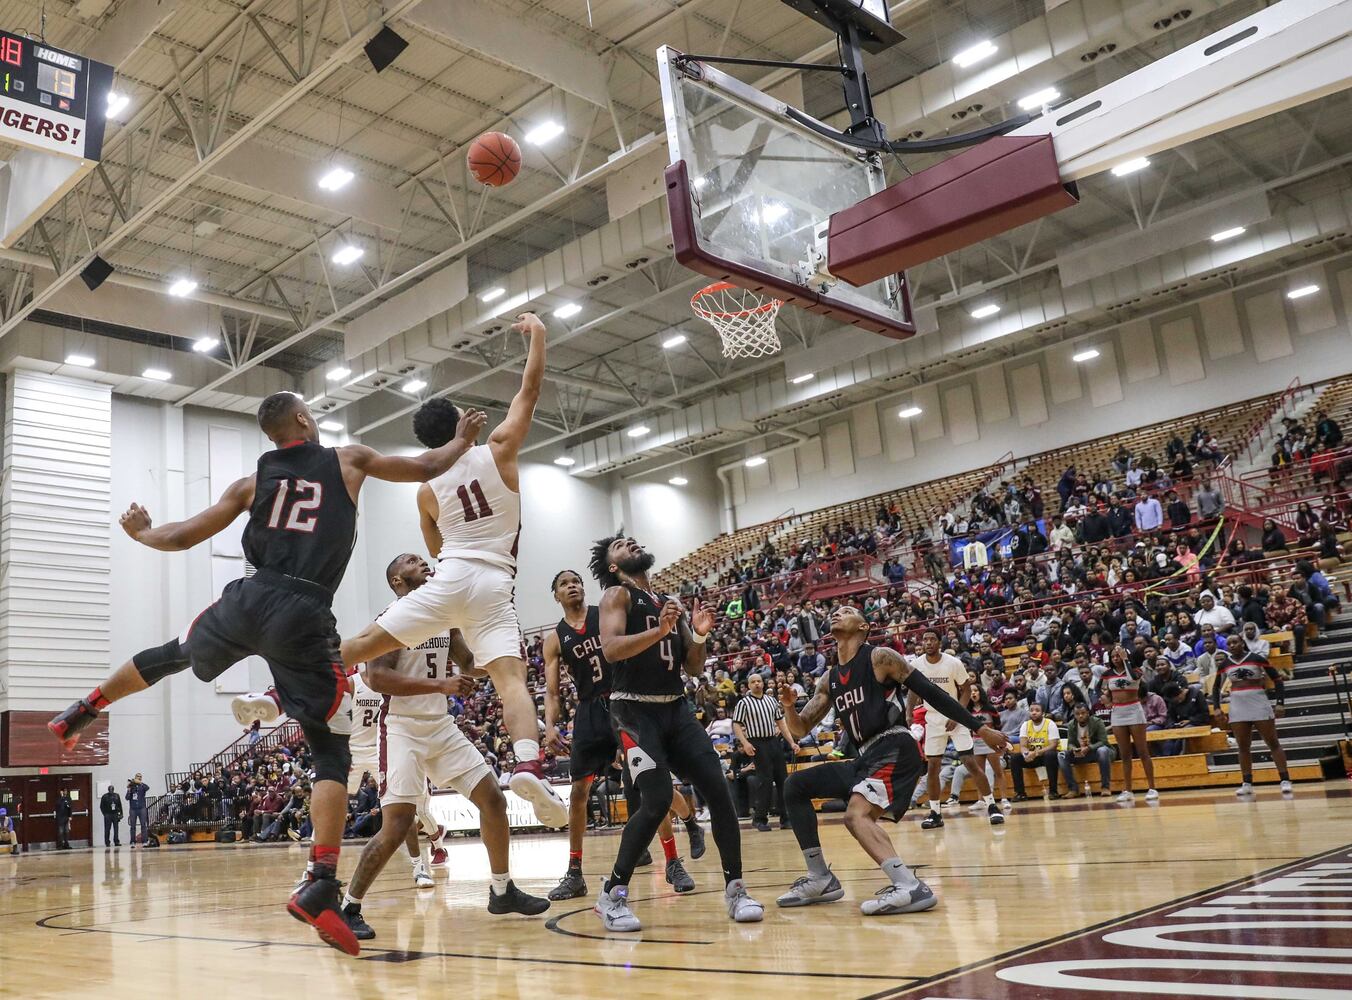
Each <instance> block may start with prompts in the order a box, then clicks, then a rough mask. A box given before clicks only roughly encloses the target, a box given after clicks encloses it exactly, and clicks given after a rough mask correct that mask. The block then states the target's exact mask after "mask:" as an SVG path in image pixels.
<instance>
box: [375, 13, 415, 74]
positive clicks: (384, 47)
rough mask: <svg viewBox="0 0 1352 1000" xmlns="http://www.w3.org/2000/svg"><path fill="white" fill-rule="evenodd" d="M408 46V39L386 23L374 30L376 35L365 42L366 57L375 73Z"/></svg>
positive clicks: (392, 60) (396, 57)
mask: <svg viewBox="0 0 1352 1000" xmlns="http://www.w3.org/2000/svg"><path fill="white" fill-rule="evenodd" d="M406 48H408V41H407V40H406V39H404V38H402V37H400V35H399V34H398V32H396V31H395V30H394V29H393V28H391V27H390V26H389V25H388V24H386V25H384V26H382V27H381V29H380V30H379V31H378V32H376V37H375V38H372V39H371V40H370V41H369V42H367V43H366V45H365V49H366V58H367V59H370V60H371V65H372V66H374V67H375V70H376V72H377V73H379V72H380V71H381V70H383V69H384V68H385V67H386V66H388V65H389V64H390V63H392V62H394V61H395V60H396V59H398V58H399V53H401V52H403V51H404V49H406Z"/></svg>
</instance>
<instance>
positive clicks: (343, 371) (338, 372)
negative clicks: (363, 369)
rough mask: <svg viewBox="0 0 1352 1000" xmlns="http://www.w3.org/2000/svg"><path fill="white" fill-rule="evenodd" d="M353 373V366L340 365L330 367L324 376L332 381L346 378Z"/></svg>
mask: <svg viewBox="0 0 1352 1000" xmlns="http://www.w3.org/2000/svg"><path fill="white" fill-rule="evenodd" d="M351 374H352V369H351V368H344V367H343V366H342V365H339V366H338V367H337V368H330V369H329V371H328V374H327V375H325V376H324V377H325V378H326V379H328V380H329V381H330V382H337V381H338V380H339V379H345V378H347V377H348V376H349V375H351Z"/></svg>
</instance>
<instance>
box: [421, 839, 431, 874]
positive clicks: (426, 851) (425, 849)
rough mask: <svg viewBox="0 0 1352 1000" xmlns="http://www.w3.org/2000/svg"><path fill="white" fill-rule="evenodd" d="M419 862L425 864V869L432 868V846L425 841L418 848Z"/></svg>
mask: <svg viewBox="0 0 1352 1000" xmlns="http://www.w3.org/2000/svg"><path fill="white" fill-rule="evenodd" d="M418 860H419V861H421V862H422V863H423V867H424V868H431V867H432V845H431V844H429V843H428V842H427V841H425V840H424V841H423V842H422V845H421V846H420V847H419V848H418Z"/></svg>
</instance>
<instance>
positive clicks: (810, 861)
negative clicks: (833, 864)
mask: <svg viewBox="0 0 1352 1000" xmlns="http://www.w3.org/2000/svg"><path fill="white" fill-rule="evenodd" d="M803 860H804V861H806V862H807V870H808V872H809V873H810V874H812V875H830V874H831V869H830V867H829V866H828V865H827V864H826V858H824V857H822V849H821V848H820V847H809V848H807V849H806V850H804V851H803Z"/></svg>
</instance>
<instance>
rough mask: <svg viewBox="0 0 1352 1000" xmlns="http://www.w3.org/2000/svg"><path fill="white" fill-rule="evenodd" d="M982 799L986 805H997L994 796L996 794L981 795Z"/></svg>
mask: <svg viewBox="0 0 1352 1000" xmlns="http://www.w3.org/2000/svg"><path fill="white" fill-rule="evenodd" d="M981 801H982V802H984V803H986V805H988V806H993V805H995V796H994V795H983V796H982V797H981Z"/></svg>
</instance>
